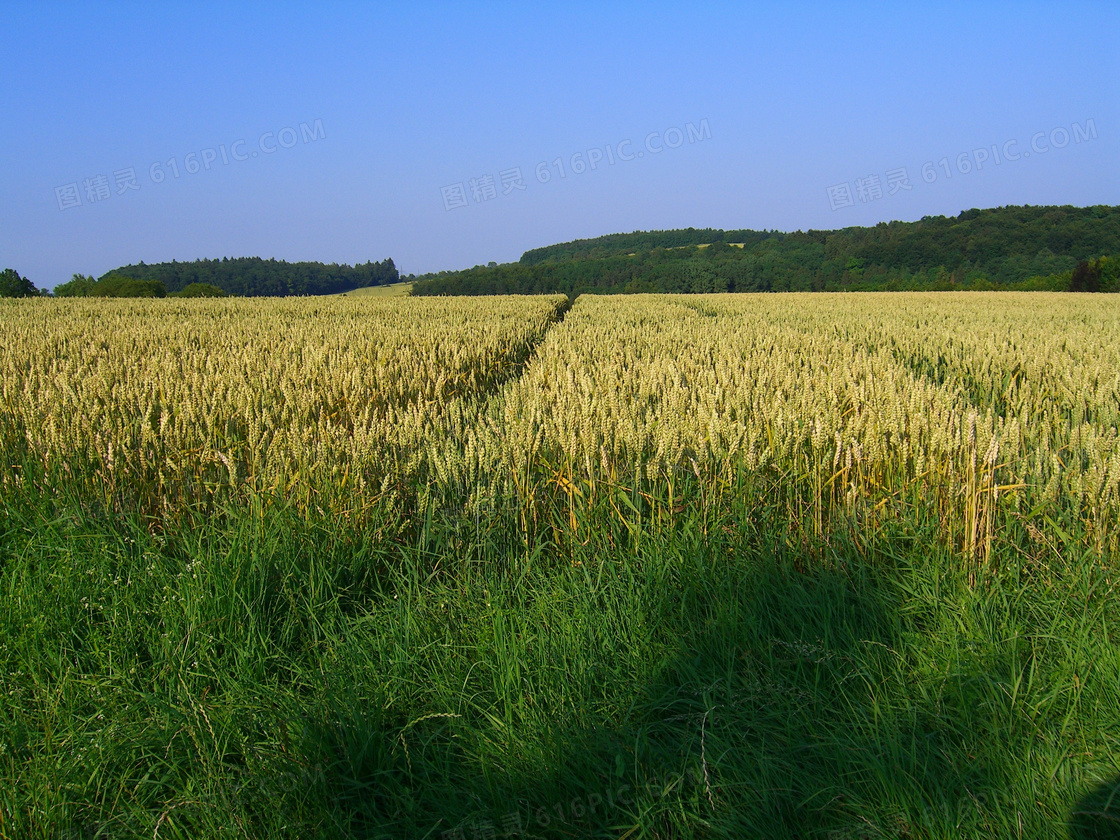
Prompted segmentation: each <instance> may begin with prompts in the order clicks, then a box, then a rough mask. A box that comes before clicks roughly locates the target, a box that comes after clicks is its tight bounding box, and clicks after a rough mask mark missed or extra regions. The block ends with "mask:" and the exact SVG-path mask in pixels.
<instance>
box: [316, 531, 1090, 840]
mask: <svg viewBox="0 0 1120 840" xmlns="http://www.w3.org/2000/svg"><path fill="white" fill-rule="evenodd" d="M635 562H637V561H636V559H635ZM641 562H642V563H644V564H645V565H646V566H647V567H650V568H653V569H654V570H655V571H654V572H653V573H652V574H649V575H647V576H646V577H645V578H643V579H642V580H641V581H640V582H632V585H630V586H625V585H622V584H619V585H618V586H616V587H614V588H609V589H607V590H606V594H605V595H602V597H601V602H600V603H599V604H598V611H597V612H596V611H595V610H592V609H587V610H586V611H585V612H583V613H582V614H583V615H585V616H586V619H585V621H587V622H588V627H587V628H586V631H587V633H586V637H587V645H588V648H589V651H588V650H585V651H582V654H581V652H578V651H574V650H571V649H564V648H563V647H562V646H561V645H559V644H556V645H552V646H551V647H550V645H549V642H548V641H547V640H545V641H544V642H543V646H544V648H545V650H546V652H545V653H540V652H538V653H537V654H535V655H536V656H538V657H539V658H538V660H537V662H536V665H537V666H539V667H544V666H545V665H546V664H548V662H549V656H551V657H552V665H553V666H555V664H556V662H555V660H556V659H557V658H563V657H570V658H572V659H575V658H579V656H580V655H582V657H583V659H584V660H585V663H584V664H585V665H588V662H587V660H590V662H589V667H582V668H580V669H578V672H577V670H572V671H571V672H570V680H571V682H572V684H573V685H574V686H575V688H573V690H572V695H573V696H579V697H582V698H583V700H584V701H585V702H586V707H585V708H582V709H578V710H575V711H573V710H572V708H570V706H571V705H572V704H571V703H566V702H565V700H564V698H559V699H554V698H555V691H553V695H552V696H550V695H549V694H548V692H546V691H544V690H541V691H539V692H535V691H534V683H535V682H536V677H535V675H534V673H533V667H534V663H533V662H532V661H526V662H524V663H523V664H524V665H525V666H526V669H527V672H528V673H527V675H526V676H525V678H524V679H523V683H524V685H525V686H526V688H525V691H526V692H528V693H530V694H534V695H535V697H536V700H535V703H536V717H535V718H533V720H531V721H526V722H524V723H523V724H522V726H520V727H518V726H516V725H515V726H514V727H512V729H506V728H503V727H502V726H500V725H494V721H495V720H496V719H498V718H500V717H501V715H500V714H499V713H497V712H496V711H495V712H494V714H493V715H492V716H490V717H489V719H488V716H487V715H486V714H482V715H475V716H474V719H473V720H470V719H458V718H456V719H451V718H450V717H444V716H439V717H433V718H431V719H427V720H424V721H423V722H421V723H420V724H417V725H416V726H412V727H411V729H410V732H409V735H408V738H407V741H408V743H410V744H412V746H411V748H409V749H407V752H406V751H402V750H400V749H388V748H387V746H386V745H395V744H396V743H403V742H404V740H402V738H401V737H400V733H399V729H400V727H399V722H397V723H395V724H394V725H393V726H388V725H386V726H384V727H381V726H380V725H378V726H375V727H374V728H373V729H371V728H370V727H369V721H370V720H371V719H370V718H369V717H368V711H366V710H363V709H360V708H357V707H354V708H351V709H350V711H349V712H348V713H346V714H343V716H342V717H334V716H333V715H332V717H334V721H335V723H332V724H330V725H329V726H326V725H323V724H322V723H321V722H320V723H318V724H313V725H312V727H311V728H309V729H305V731H309V732H311V731H316V732H319V733H321V734H323V733H328V734H329V737H327V735H326V734H324V735H323V737H321V738H318V739H317V741H316V744H315V745H314V748H313V749H311V750H310V753H307V752H305V754H306V755H307V756H308V757H307V759H306V761H307V763H308V765H314V766H315V767H316V768H328V769H326V770H325V772H324V771H322V770H321V769H320V770H317V772H318V773H319V778H318V781H317V785H318V786H319V789H320V790H321V791H322V794H323V795H324V796H325V797H327V798H328V799H329V800H330V801H331V802H332V803H333V805H332V807H333V808H334V812H335V815H334V816H333V817H332V819H331V822H332V823H333V825H334V830H335V831H337V836H348V837H388V836H427V837H439V838H445V839H446V840H460V838H462V840H471V838H474V837H480V838H481V837H577V836H578V837H615V838H617V837H622V836H626V837H664V838H668V837H684V836H689V837H693V836H695V837H752V838H765V837H774V838H779V837H798V838H813V837H819V838H828V840H845V839H846V838H853V839H854V838H861V839H862V838H875V837H892V838H910V837H914V838H917V837H927V836H941V835H942V834H943V833H944V832H945V831H950V830H951V831H956V832H964V834H965V835H967V836H981V835H983V834H985V833H987V832H992V831H997V826H996V825H993V824H992V823H991V822H990V821H989V815H988V812H987V809H986V805H987V802H988V799H989V797H990V796H991V791H993V790H994V789H997V788H998V786H999V784H1000V783H1001V781H1000V779H999V778H993V776H992V775H991V774H990V773H989V771H988V770H987V769H986V767H985V762H984V760H983V755H984V754H985V752H988V751H990V750H991V748H992V745H991V744H990V743H988V744H986V743H985V742H989V741H991V740H992V739H993V737H997V736H996V735H994V734H993V733H997V732H998V728H999V727H998V724H997V723H996V722H995V721H990V722H989V723H988V724H985V723H984V722H983V715H984V712H983V709H984V707H985V698H984V696H983V690H984V686H985V685H986V682H985V678H984V676H983V675H982V674H980V673H979V672H972V671H969V670H967V669H965V670H955V669H950V672H949V673H946V674H944V675H942V676H940V677H939V678H938V680H935V682H938V684H939V685H940V690H939V691H938V693H937V694H936V695H932V694H928V693H925V694H923V693H922V691H926V690H927V689H926V688H923V689H921V690H918V689H916V688H915V687H914V684H913V683H912V679H911V678H912V677H913V676H914V675H913V674H912V669H914V668H915V667H920V663H915V662H914V661H913V659H912V657H910V656H909V655H908V653H907V651H906V650H905V645H904V643H903V642H902V641H901V639H900V636H901V633H902V630H903V621H902V618H901V617H900V615H899V610H898V607H899V605H900V604H901V603H902V600H903V597H904V596H903V594H902V593H901V592H900V591H899V590H898V589H897V587H896V586H895V585H893V583H892V581H893V580H895V578H893V577H892V576H891V575H890V574H889V573H887V572H884V571H883V570H882V569H876V568H874V567H873V566H872V565H869V564H859V565H850V566H843V565H841V566H839V567H834V568H831V569H828V568H814V569H811V570H808V571H806V570H805V569H804V568H800V569H799V568H797V567H796V565H795V564H794V563H793V562H789V561H775V560H773V559H772V558H755V559H753V560H747V559H739V558H729V557H727V556H726V555H723V556H718V555H717V553H712V552H707V551H705V550H703V549H698V550H697V551H696V552H693V553H689V554H686V555H681V556H678V557H674V558H670V557H659V558H657V557H647V558H642V561H641ZM602 598H605V600H606V602H602ZM524 621H525V622H528V621H529V619H528V618H526V619H524ZM528 631H529V626H528V624H527V623H526V624H523V625H522V626H521V627H519V628H518V627H514V628H512V630H511V634H510V638H511V639H516V638H519V637H520V636H522V635H528ZM642 632H646V633H650V634H653V635H655V636H657V637H658V638H659V639H660V640H661V641H662V642H663V643H664V644H663V645H662V646H661V647H660V648H659V647H658V646H657V645H651V646H650V647H649V648H648V650H646V651H642V652H640V653H638V654H635V653H634V652H632V651H629V650H625V649H624V648H625V645H626V640H629V639H632V638H634V637H635V636H636V635H640V634H641V633H642ZM597 633H598V634H605V635H606V636H608V637H610V638H603V637H598V636H597V635H596V634H597ZM612 644H613V645H614V651H615V652H614V653H613V654H612V653H611V649H612ZM657 650H662V651H668V655H665V656H660V657H658V656H657V655H655V653H654V652H655V651H657ZM496 655H500V654H496ZM505 655H511V656H515V657H517V656H521V657H524V658H525V659H526V660H531V659H532V656H533V655H534V654H531V653H529V652H527V651H525V650H519V651H515V652H514V653H513V654H508V653H507V654H505ZM612 656H613V657H615V660H611V657H612ZM619 657H622V658H632V659H633V662H632V666H633V667H632V671H633V672H634V673H635V674H636V675H638V676H637V678H636V680H635V681H633V682H630V683H629V684H623V683H622V682H620V680H619V679H618V677H617V674H618V669H617V668H616V667H615V666H616V665H617V661H616V660H617V658H619ZM991 667H992V668H995V669H997V670H998V665H996V664H993V665H992V666H991ZM596 674H598V677H596ZM610 675H614V676H610ZM596 679H599V680H600V683H599V684H596V683H595V680H596ZM929 682H930V681H929V680H926V681H925V682H924V683H923V685H925V686H927V687H928V685H929ZM912 689H913V690H912ZM494 693H495V698H494V703H493V704H492V708H494V709H495V710H496V709H497V708H498V707H499V706H500V700H501V698H500V696H499V695H500V694H501V692H500V691H498V690H495V692H494ZM569 699H570V698H569ZM362 702H363V703H364V702H367V701H362ZM481 705H482V706H483V707H485V705H486V703H485V702H484V703H482V704H481ZM542 707H543V708H542ZM467 717H469V716H467ZM542 720H543V721H545V723H544V724H542V723H541V721H542ZM410 726H411V725H410ZM492 741H495V742H496V741H500V742H502V743H501V744H500V745H495V744H494V743H491V742H492ZM354 745H358V747H357V754H355V752H354V750H355V746H354ZM312 753H313V755H312ZM371 756H372V757H374V758H375V759H376V760H373V761H371V760H370V757H371ZM363 768H364V769H363ZM390 791H391V793H389V792H390ZM1086 836H1089V835H1086Z"/></svg>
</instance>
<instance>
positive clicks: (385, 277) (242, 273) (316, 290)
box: [100, 257, 399, 297]
mask: <svg viewBox="0 0 1120 840" xmlns="http://www.w3.org/2000/svg"><path fill="white" fill-rule="evenodd" d="M108 277H114V278H131V279H133V280H139V281H146V282H154V283H159V284H162V286H163V288H164V289H165V290H166V291H167V293H168V294H174V293H175V292H180V291H183V290H184V289H187V288H188V287H190V286H195V287H196V288H197V287H199V286H213V287H215V288H218V289H221V290H222V291H224V292H225V293H226V294H230V295H240V296H244V297H261V296H273V297H287V296H290V295H329V294H335V293H337V292H349V291H351V290H353V289H362V288H365V287H367V286H385V285H389V284H391V283H396V282H397V281H398V279H399V273H398V272H397V267H396V266H395V265H394V264H393V260H392V259H386V260H382V261H381V262H372V261H371V262H366V263H362V264H359V265H346V264H341V265H340V264H338V263H320V262H297V263H289V262H283V261H282V260H271V259H270V260H264V259H261V258H260V257H238V258H233V259H230V258H228V257H223V258H222V259H220V260H195V261H193V262H165V263H153V264H151V265H145V264H144V263H142V262H141V263H137V264H136V265H126V266H122V267H121V268H115V269H113V270H112V271H110V272H107V273H106V274H105V275H103V276H102V277H101V278H100V280H104V279H106V278H108Z"/></svg>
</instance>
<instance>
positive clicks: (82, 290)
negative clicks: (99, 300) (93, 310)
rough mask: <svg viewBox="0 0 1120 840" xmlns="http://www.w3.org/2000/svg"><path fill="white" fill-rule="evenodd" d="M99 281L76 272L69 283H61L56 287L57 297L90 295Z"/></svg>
mask: <svg viewBox="0 0 1120 840" xmlns="http://www.w3.org/2000/svg"><path fill="white" fill-rule="evenodd" d="M96 283H97V281H96V280H94V279H93V278H92V277H90V276H88V275H86V274H75V275H74V276H73V277H71V278H70V281H69V282H67V283H60V284H59V285H57V286H55V287H54V296H55V297H89V296H90V295H91V294H92V293H93V287H94V285H95V284H96Z"/></svg>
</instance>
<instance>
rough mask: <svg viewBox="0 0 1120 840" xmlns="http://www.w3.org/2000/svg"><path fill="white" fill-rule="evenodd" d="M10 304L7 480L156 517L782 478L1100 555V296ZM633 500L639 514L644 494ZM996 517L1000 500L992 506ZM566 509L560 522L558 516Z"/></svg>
mask: <svg viewBox="0 0 1120 840" xmlns="http://www.w3.org/2000/svg"><path fill="white" fill-rule="evenodd" d="M565 310H567V299H566V298H564V297H562V296H552V297H505V298H384V299H378V298H367V299H361V298H358V299H350V298H329V299H328V298H318V299H315V298H311V299H287V300H261V299H257V300H244V299H243V300H237V299H229V300H175V301H171V300H156V301H114V300H27V301H14V302H9V301H4V302H3V303H2V305H0V409H2V416H0V447H2V450H3V457H4V462H3V469H2V481H3V484H4V486H6V487H9V488H11V487H17V486H19V484H20V483H21V482H28V481H37V482H47V483H51V482H56V483H59V484H60V485H62V484H67V483H72V484H74V485H81V486H84V487H86V488H87V489H88V490H89V491H91V492H95V493H99V494H101V495H102V496H103V497H104V498H105V499H106V500H107V501H109V502H110V503H111V504H114V505H138V506H139V507H140V508H141V509H142V510H145V511H147V512H149V513H150V514H151V515H153V516H161V515H167V514H169V513H173V512H174V511H175V510H176V509H177V507H178V506H181V505H199V504H212V503H214V502H215V500H219V499H227V498H228V499H236V498H238V497H239V495H241V494H244V493H247V492H253V493H260V492H265V493H270V494H280V495H282V496H286V497H288V498H291V499H293V500H295V501H296V502H297V503H298V504H300V505H303V506H305V507H307V508H318V509H320V510H330V511H334V512H336V513H337V514H339V515H351V516H352V515H355V514H356V513H360V512H361V511H362V510H365V509H368V507H369V506H371V505H377V504H383V505H392V504H396V505H404V504H405V501H406V499H408V498H417V497H418V496H424V497H427V498H430V497H433V496H442V497H443V498H445V499H446V498H452V499H454V500H455V503H456V505H459V506H461V507H462V508H464V509H474V510H477V509H479V508H480V507H486V506H488V505H494V504H496V503H501V504H509V505H511V506H513V507H514V508H518V509H520V510H521V511H522V512H523V514H524V513H525V512H526V511H529V510H531V509H532V507H533V505H534V504H536V503H537V502H538V501H539V500H540V499H542V498H544V497H546V496H547V497H548V498H549V499H551V500H552V501H556V500H557V499H559V500H560V501H561V502H562V503H563V504H564V505H566V507H567V509H568V510H569V511H570V512H571V513H572V516H573V517H574V515H575V511H576V510H577V509H578V508H579V507H580V506H586V505H591V504H595V503H596V501H597V500H598V501H599V502H602V503H606V504H609V505H611V506H613V507H615V508H616V509H617V511H618V515H619V517H620V518H623V519H625V518H626V517H628V516H630V515H631V514H633V513H637V511H638V508H639V507H641V506H642V505H643V504H644V505H645V506H646V507H648V509H649V512H650V513H649V515H655V514H656V515H659V516H660V515H665V516H671V515H672V514H673V512H674V511H679V510H680V508H681V505H682V503H684V502H687V504H689V505H692V506H693V507H695V506H696V505H701V506H703V505H718V504H719V500H720V498H721V497H723V496H725V495H726V494H727V493H733V492H737V488H741V487H742V482H743V481H745V480H746V481H751V480H753V479H757V480H758V481H760V482H763V483H765V484H767V485H768V486H771V487H774V488H777V489H778V492H781V493H786V494H787V496H788V498H787V502H786V503H787V504H788V505H789V507H790V510H791V516H792V517H795V518H797V519H798V521H799V522H801V523H803V527H807V528H809V529H810V530H812V531H814V532H816V534H817V535H818V536H820V535H822V534H824V533H826V532H827V530H828V528H829V520H830V518H832V517H834V516H835V515H838V513H843V512H848V513H849V514H850V513H851V512H852V511H862V512H863V514H864V515H889V513H890V512H891V511H892V510H896V509H901V508H902V507H905V506H908V505H926V506H929V508H930V509H936V510H937V511H938V512H939V516H940V517H941V522H942V524H943V528H944V531H945V534H946V537H947V538H948V539H950V540H951V541H953V542H954V544H956V545H957V546H959V547H960V548H961V549H962V550H966V551H969V552H973V553H981V554H982V553H985V552H986V551H987V547H988V546H989V545H990V541H991V539H992V538H993V532H994V531H996V530H997V522H999V521H1003V520H1004V519H1006V518H1007V517H1014V518H1018V519H1019V520H1021V521H1022V522H1023V523H1024V525H1025V527H1027V528H1028V529H1033V530H1032V532H1041V531H1046V530H1048V527H1047V526H1048V525H1051V526H1054V527H1055V528H1057V532H1058V533H1059V534H1060V533H1063V531H1062V529H1061V528H1060V527H1058V522H1059V521H1065V522H1067V523H1068V522H1076V523H1079V524H1080V525H1082V526H1083V527H1084V533H1086V534H1089V535H1090V538H1091V541H1092V542H1094V543H1095V544H1096V545H1095V547H1096V548H1098V549H1100V550H1104V549H1108V548H1111V549H1115V547H1116V540H1117V533H1118V529H1117V522H1118V519H1120V443H1118V439H1117V426H1118V422H1120V318H1118V317H1117V316H1118V314H1120V311H1118V309H1117V305H1116V303H1114V302H1113V301H1112V300H1111V299H1110V298H1107V297H1105V296H1101V297H1097V296H1093V297H1088V296H1075V295H1053V294H1023V293H1018V294H1017V293H1004V294H1000V293H958V294H953V293H928V294H924V293H912V294H898V293H893V294H888V293H883V294H838V295H826V294H816V295H808V294H806V295H783V296H777V295H702V296H672V295H637V296H620V297H595V296H586V295H585V296H582V297H580V298H579V299H577V301H576V302H575V304H574V306H572V307H571V309H570V310H569V311H566V312H565ZM635 502H638V504H637V505H635ZM997 512H998V513H999V516H997V515H996V514H997ZM573 521H574V518H573Z"/></svg>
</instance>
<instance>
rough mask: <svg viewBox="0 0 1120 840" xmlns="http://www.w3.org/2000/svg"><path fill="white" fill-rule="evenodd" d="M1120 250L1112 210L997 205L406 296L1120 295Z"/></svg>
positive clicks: (472, 272) (581, 261)
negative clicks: (1010, 292) (1015, 291)
mask: <svg viewBox="0 0 1120 840" xmlns="http://www.w3.org/2000/svg"><path fill="white" fill-rule="evenodd" d="M1118 254H1120V207H1111V206H1096V207H1069V206H1065V207H1031V206H1023V207H1000V208H993V209H988V210H968V211H965V212H962V213H961V214H960V215H958V216H952V217H947V216H927V217H925V218H923V219H921V220H920V221H917V222H881V223H880V224H878V225H875V226H874V227H849V228H843V229H840V230H833V231H827V230H809V231H797V232H794V233H783V232H780V231H752V230H733V231H724V230H714V229H695V228H688V229H685V230H669V231H637V232H634V233H627V234H612V235H609V236H603V237H598V238H596V239H583V240H576V241H574V242H567V243H562V244H558V245H551V246H548V247H545V248H536V249H533V250H530V251H526V252H525V253H524V254H523V255H522V257H521V259H520V261H519V262H516V263H506V264H502V265H496V264H491V265H489V266H475V267H474V268H471V269H466V270H464V271H453V272H440V273H438V274H427V275H421V276H420V277H417V278H416V280H415V283H414V285H413V287H412V294H413V295H488V294H542V293H552V292H564V293H566V294H568V295H573V296H574V295H578V294H580V293H583V292H591V293H618V292H623V293H630V292H768V291H845V290H851V291H877V290H891V291H893V290H899V291H901V290H952V289H977V290H982V289H1026V290H1030V289H1037V290H1052V291H1067V290H1075V291H1077V290H1081V291H1118V290H1120V276H1118V260H1117V259H1116V255H1118ZM1110 255H1111V257H1110ZM1102 258H1103V259H1102Z"/></svg>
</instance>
